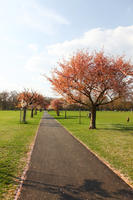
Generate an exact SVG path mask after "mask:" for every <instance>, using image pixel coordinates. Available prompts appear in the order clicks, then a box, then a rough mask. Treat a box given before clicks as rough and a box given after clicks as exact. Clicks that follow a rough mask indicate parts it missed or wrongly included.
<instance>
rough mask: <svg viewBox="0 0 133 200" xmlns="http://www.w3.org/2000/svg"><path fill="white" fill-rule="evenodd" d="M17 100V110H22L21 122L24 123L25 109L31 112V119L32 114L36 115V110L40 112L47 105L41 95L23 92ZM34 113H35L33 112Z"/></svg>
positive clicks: (46, 101) (27, 91)
mask: <svg viewBox="0 0 133 200" xmlns="http://www.w3.org/2000/svg"><path fill="white" fill-rule="evenodd" d="M17 100H18V108H21V109H22V110H23V119H22V122H23V123H25V122H26V111H27V109H30V110H31V118H33V114H34V113H35V115H36V114H37V110H40V111H42V109H46V107H47V105H48V104H49V101H48V99H46V98H45V97H44V96H43V95H41V94H39V93H37V92H33V91H29V90H25V91H23V92H22V93H20V94H19V95H18V97H17ZM34 111H35V112H34Z"/></svg>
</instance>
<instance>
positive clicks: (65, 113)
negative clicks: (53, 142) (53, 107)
mask: <svg viewBox="0 0 133 200" xmlns="http://www.w3.org/2000/svg"><path fill="white" fill-rule="evenodd" d="M66 118H67V111H66V110H65V119H66Z"/></svg>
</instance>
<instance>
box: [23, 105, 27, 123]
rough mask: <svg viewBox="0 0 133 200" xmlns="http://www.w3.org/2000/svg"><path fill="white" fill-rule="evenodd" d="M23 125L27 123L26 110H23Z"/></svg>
mask: <svg viewBox="0 0 133 200" xmlns="http://www.w3.org/2000/svg"><path fill="white" fill-rule="evenodd" d="M23 123H26V108H23Z"/></svg>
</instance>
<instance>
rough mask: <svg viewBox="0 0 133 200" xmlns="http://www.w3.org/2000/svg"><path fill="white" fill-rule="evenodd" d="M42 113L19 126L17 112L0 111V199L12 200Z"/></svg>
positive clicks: (28, 113)
mask: <svg viewBox="0 0 133 200" xmlns="http://www.w3.org/2000/svg"><path fill="white" fill-rule="evenodd" d="M41 116H42V113H40V112H38V115H36V116H34V118H33V119H31V118H30V112H27V123H26V124H20V122H19V119H20V112H19V111H0V199H4V200H5V199H10V200H11V199H14V195H15V189H16V188H17V186H18V182H19V177H20V176H21V173H22V170H23V168H24V166H25V164H26V159H25V158H26V157H27V153H28V151H29V146H30V144H31V143H32V141H33V138H34V136H35V133H36V130H37V126H38V124H39V121H40V119H41Z"/></svg>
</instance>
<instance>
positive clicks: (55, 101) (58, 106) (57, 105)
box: [51, 99, 64, 116]
mask: <svg viewBox="0 0 133 200" xmlns="http://www.w3.org/2000/svg"><path fill="white" fill-rule="evenodd" d="M63 103H64V102H63V100H62V99H53V100H52V101H51V107H52V108H53V109H54V110H55V111H56V113H57V116H59V115H60V111H59V110H60V109H62V105H63Z"/></svg>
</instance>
